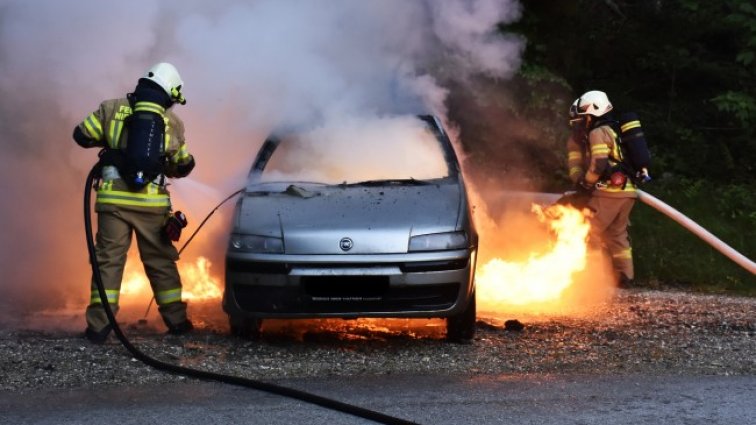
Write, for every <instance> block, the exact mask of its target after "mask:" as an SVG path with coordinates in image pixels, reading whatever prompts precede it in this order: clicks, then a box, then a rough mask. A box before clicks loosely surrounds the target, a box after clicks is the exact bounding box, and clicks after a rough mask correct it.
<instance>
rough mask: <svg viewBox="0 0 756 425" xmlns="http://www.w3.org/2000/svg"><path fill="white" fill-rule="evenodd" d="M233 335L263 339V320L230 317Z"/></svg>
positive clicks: (229, 322)
mask: <svg viewBox="0 0 756 425" xmlns="http://www.w3.org/2000/svg"><path fill="white" fill-rule="evenodd" d="M228 324H229V325H230V327H231V335H234V336H238V337H241V338H249V339H251V340H258V339H260V337H262V319H257V318H247V317H235V316H231V315H229V316H228Z"/></svg>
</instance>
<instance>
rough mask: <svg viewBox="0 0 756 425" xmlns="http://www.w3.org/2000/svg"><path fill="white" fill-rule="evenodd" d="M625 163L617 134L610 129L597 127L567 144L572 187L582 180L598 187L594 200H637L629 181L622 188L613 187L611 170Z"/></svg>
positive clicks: (576, 136)
mask: <svg viewBox="0 0 756 425" xmlns="http://www.w3.org/2000/svg"><path fill="white" fill-rule="evenodd" d="M621 161H622V150H621V149H620V146H619V143H618V141H617V133H616V132H615V131H614V129H612V127H611V126H609V125H598V126H596V127H594V128H593V129H591V130H589V131H588V134H587V135H583V136H581V135H579V134H578V135H576V134H573V135H572V137H570V139H569V140H568V141H567V166H568V169H569V174H570V179H571V180H572V182H573V183H578V182H579V181H581V180H583V181H585V183H586V184H588V185H590V186H592V187H593V186H595V188H596V189H595V190H594V191H593V196H601V197H615V198H637V197H638V195H637V191H636V187H635V185H634V184H633V183H632V181H630V180H629V179H628V181H627V183H626V184H624V185H623V186H615V185H612V183H611V180H610V179H609V176H610V174H611V170H612V169H613V168H614V166H616V165H617V164H619V163H620V162H621Z"/></svg>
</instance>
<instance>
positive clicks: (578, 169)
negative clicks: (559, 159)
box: [570, 167, 583, 176]
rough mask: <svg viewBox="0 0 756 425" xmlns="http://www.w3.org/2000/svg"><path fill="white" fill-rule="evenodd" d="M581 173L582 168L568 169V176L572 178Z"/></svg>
mask: <svg viewBox="0 0 756 425" xmlns="http://www.w3.org/2000/svg"><path fill="white" fill-rule="evenodd" d="M582 172H583V168H582V167H572V168H570V175H571V176H574V175H576V174H580V173H582Z"/></svg>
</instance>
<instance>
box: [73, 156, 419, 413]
mask: <svg viewBox="0 0 756 425" xmlns="http://www.w3.org/2000/svg"><path fill="white" fill-rule="evenodd" d="M103 165H105V163H104V161H103V160H102V157H101V158H100V161H98V162H97V164H95V165H94V167H92V170H91V171H90V172H89V175H88V176H87V179H86V183H85V186H84V230H85V233H86V240H87V251H88V253H89V263H90V264H91V266H92V276H93V279H94V282H95V285H96V286H97V292H98V294H99V297H100V302H101V303H102V306H103V308H104V310H105V315H106V316H107V318H108V321H109V322H110V326H111V328H112V330H113V333H114V334H115V335H116V337H117V338H118V340H119V341H120V342H121V344H122V345H123V346H124V348H126V350H127V351H128V352H129V353H130V354H131V355H132V356H133V357H134V358H135V359H137V360H139V361H141V362H143V363H144V364H146V365H148V366H151V367H153V368H155V369H158V370H162V371H164V372H168V373H173V374H177V375H184V376H188V377H192V378H197V379H202V380H206V381H216V382H222V383H226V384H231V385H237V386H241V387H246V388H252V389H255V390H259V391H265V392H269V393H272V394H277V395H281V396H285V397H289V398H293V399H297V400H301V401H304V402H307V403H312V404H316V405H318V406H321V407H325V408H327V409H331V410H336V411H340V412H343V413H348V414H350V415H354V416H357V417H361V418H364V419H368V420H371V421H374V422H377V423H382V424H387V425H412V424H416V423H415V422H410V421H407V420H404V419H401V418H397V417H393V416H389V415H386V414H383V413H380V412H376V411H374V410H370V409H366V408H363V407H359V406H355V405H353V404H348V403H344V402H341V401H338V400H333V399H330V398H326V397H322V396H318V395H316V394H312V393H308V392H305V391H300V390H297V389H293V388H288V387H283V386H280V385H275V384H271V383H267V382H263V381H258V380H254V379H248V378H243V377H240V376H233V375H224V374H220V373H214V372H208V371H205V370H199V369H192V368H188V367H185V366H179V365H176V364H171V363H167V362H163V361H161V360H158V359H155V358H154V357H150V356H148V355H147V354H145V353H144V352H142V351H141V350H139V349H138V348H137V347H135V346H134V345H133V344H132V343H131V341H129V339H128V338H127V337H126V335H125V334H124V333H123V331H122V330H121V327H120V326H119V325H118V322H117V321H116V318H115V315H114V314H113V310H112V309H111V308H110V303H109V301H108V297H107V294H106V293H105V286H104V284H103V282H102V275H101V273H100V265H99V263H98V261H97V255H96V253H95V242H94V236H93V234H92V211H91V210H92V206H91V204H92V194H91V192H92V188H96V183H95V182H96V180H98V179H99V178H100V175H101V174H102V167H103ZM242 191H243V189H242V190H239V191H236V192H234V193H233V194H232V195H230V196H229V197H227V198H226V199H224V200H223V201H222V202H221V203H220V204H218V206H216V207H215V209H213V210H212V211H211V212H210V214H208V215H207V217H205V220H203V221H202V223H201V224H200V226H199V227H198V228H197V229H196V230H195V232H194V233H193V234H192V235H191V237H190V238H189V240H187V241H186V243H185V244H184V246H183V247H182V248H181V250H182V251H183V250H184V248H186V246H187V245H188V244H189V242H191V240H192V239H193V238H194V236H195V235H196V234H197V232H198V231H199V230H200V228H201V227H202V225H204V224H205V222H206V221H207V220H208V219H209V218H210V216H211V215H212V214H213V213H214V212H215V211H216V210H217V209H218V208H219V207H220V206H221V205H222V204H223V203H225V202H226V201H228V200H229V199H231V198H233V197H234V196H236V195H237V194H239V193H241V192H242Z"/></svg>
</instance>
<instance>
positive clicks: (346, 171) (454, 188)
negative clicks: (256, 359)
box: [223, 115, 478, 341]
mask: <svg viewBox="0 0 756 425" xmlns="http://www.w3.org/2000/svg"><path fill="white" fill-rule="evenodd" d="M477 244H478V237H477V234H476V232H475V228H474V226H473V223H472V218H471V210H470V204H469V202H468V197H467V194H466V191H465V184H464V181H463V178H462V173H461V171H460V166H459V162H458V160H457V157H456V155H455V152H454V149H453V147H452V144H451V142H450V140H449V137H448V136H447V134H446V132H445V131H444V129H443V127H442V125H441V122H440V121H439V120H438V119H437V118H436V117H433V116H414V115H408V116H399V117H390V118H384V119H381V120H378V122H377V123H359V122H357V123H352V124H351V125H345V128H336V129H330V128H320V129H315V130H312V131H306V132H289V133H287V132H285V131H280V132H274V133H273V134H272V135H271V136H269V137H268V138H267V139H266V140H265V142H264V143H263V145H262V147H261V148H260V150H259V152H258V154H257V157H256V159H255V161H254V163H253V165H252V168H251V172H250V175H249V180H248V184H247V186H246V189H245V192H244V193H243V195H242V196H241V198H240V199H239V201H238V202H237V204H236V209H235V213H234V218H233V227H232V230H231V237H230V241H229V245H228V250H227V254H226V279H225V282H226V283H225V291H224V297H223V309H224V311H225V312H226V313H227V314H228V316H229V322H230V325H231V331H232V333H234V334H236V335H240V336H246V337H250V338H253V339H255V338H259V337H260V336H261V332H262V325H263V321H264V320H265V319H297V318H345V319H354V318H362V317H378V318H445V319H446V325H447V326H446V328H447V339H449V340H451V341H465V340H470V339H472V337H473V336H474V332H475V312H476V310H475V287H474V271H475V260H476V251H477Z"/></svg>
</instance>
